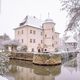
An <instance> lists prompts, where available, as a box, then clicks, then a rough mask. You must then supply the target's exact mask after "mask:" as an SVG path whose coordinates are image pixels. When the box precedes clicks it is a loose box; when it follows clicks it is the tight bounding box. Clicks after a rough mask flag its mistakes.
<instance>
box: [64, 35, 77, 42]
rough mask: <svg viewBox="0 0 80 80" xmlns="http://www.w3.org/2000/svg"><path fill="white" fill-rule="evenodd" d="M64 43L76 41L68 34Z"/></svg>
mask: <svg viewBox="0 0 80 80" xmlns="http://www.w3.org/2000/svg"><path fill="white" fill-rule="evenodd" d="M65 43H77V41H76V40H75V39H74V38H73V36H70V37H69V38H68V39H67V40H66V41H65Z"/></svg>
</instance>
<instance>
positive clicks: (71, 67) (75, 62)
mask: <svg viewBox="0 0 80 80" xmlns="http://www.w3.org/2000/svg"><path fill="white" fill-rule="evenodd" d="M8 69H9V72H8V73H6V76H7V77H8V78H10V80H80V56H79V57H77V58H75V59H72V60H70V61H68V62H66V63H64V64H62V65H58V66H38V65H34V64H32V62H28V61H20V60H11V61H10V63H9V67H8Z"/></svg>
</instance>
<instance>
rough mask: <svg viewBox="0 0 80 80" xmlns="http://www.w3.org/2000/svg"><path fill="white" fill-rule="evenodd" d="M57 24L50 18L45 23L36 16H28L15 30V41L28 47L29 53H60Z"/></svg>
mask: <svg viewBox="0 0 80 80" xmlns="http://www.w3.org/2000/svg"><path fill="white" fill-rule="evenodd" d="M54 26H55V23H54V22H53V20H52V19H50V18H48V19H46V20H45V21H44V22H42V21H41V20H40V19H38V18H36V17H35V16H33V17H32V16H26V17H25V19H24V21H23V22H21V23H20V25H19V27H17V28H15V29H14V30H15V39H16V40H17V41H18V42H19V43H20V44H21V45H22V46H27V51H29V52H54V51H58V47H59V33H58V32H55V28H54Z"/></svg>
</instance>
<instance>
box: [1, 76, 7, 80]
mask: <svg viewBox="0 0 80 80" xmlns="http://www.w3.org/2000/svg"><path fill="white" fill-rule="evenodd" d="M0 80H8V79H7V78H6V77H2V76H0Z"/></svg>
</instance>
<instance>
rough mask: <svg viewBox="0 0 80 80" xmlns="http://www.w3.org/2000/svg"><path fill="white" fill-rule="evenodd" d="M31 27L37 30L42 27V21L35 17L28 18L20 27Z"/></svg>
mask: <svg viewBox="0 0 80 80" xmlns="http://www.w3.org/2000/svg"><path fill="white" fill-rule="evenodd" d="M24 25H29V26H33V27H37V28H41V27H42V21H41V20H40V19H38V18H36V17H35V16H33V17H32V16H26V17H25V18H24V20H23V21H22V22H21V23H20V26H24Z"/></svg>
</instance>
